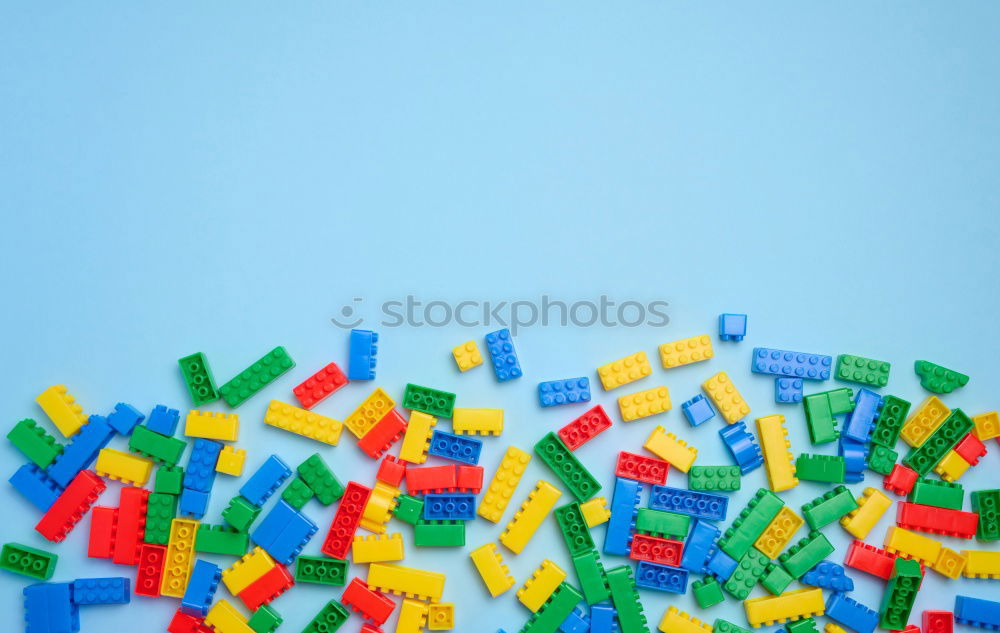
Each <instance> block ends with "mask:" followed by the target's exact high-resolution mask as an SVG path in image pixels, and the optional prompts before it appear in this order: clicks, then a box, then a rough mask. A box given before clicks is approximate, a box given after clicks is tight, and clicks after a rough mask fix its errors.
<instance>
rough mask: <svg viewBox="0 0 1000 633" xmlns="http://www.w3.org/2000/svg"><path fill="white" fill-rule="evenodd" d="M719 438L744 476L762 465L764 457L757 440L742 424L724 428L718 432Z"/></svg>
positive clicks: (738, 423)
mask: <svg viewBox="0 0 1000 633" xmlns="http://www.w3.org/2000/svg"><path fill="white" fill-rule="evenodd" d="M719 437H721V438H722V441H723V442H725V444H726V448H728V449H729V452H730V453H731V454H732V456H733V459H734V460H736V463H737V464H739V467H740V472H741V473H743V474H744V475H745V474H747V473H748V472H750V471H752V470H754V469H755V468H760V466H761V465H762V464H763V463H764V455H763V454H761V452H760V445H759V444H758V443H757V439H756V438H755V437H754V436H753V434H752V433H750V432H749V431H747V426H746V424H744V423H743V422H737V423H736V424H730V425H727V426H725V427H724V428H723V429H722V430H720V431H719Z"/></svg>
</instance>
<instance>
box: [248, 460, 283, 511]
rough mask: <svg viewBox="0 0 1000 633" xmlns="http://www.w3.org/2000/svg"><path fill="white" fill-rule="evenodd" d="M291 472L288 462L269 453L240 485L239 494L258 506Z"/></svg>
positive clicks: (262, 503)
mask: <svg viewBox="0 0 1000 633" xmlns="http://www.w3.org/2000/svg"><path fill="white" fill-rule="evenodd" d="M291 474H292V469H291V468H289V467H288V464H286V463H285V462H283V461H281V458H280V457H278V456H277V455H271V456H270V457H268V458H267V459H266V460H265V461H264V463H263V464H261V465H260V468H258V469H257V470H256V471H255V472H254V474H253V475H251V476H250V479H248V480H247V481H246V483H244V484H243V486H242V487H240V494H241V495H243V498H244V499H246V500H247V501H249V502H250V503H252V504H254V505H255V506H257V507H260V506H262V505H264V502H266V501H267V500H268V499H269V498H270V497H271V495H272V494H274V491H275V490H277V489H278V487H279V486H280V485H281V484H282V482H284V481H285V479H288V476H289V475H291Z"/></svg>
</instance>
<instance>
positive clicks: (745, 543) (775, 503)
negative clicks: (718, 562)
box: [719, 488, 785, 560]
mask: <svg viewBox="0 0 1000 633" xmlns="http://www.w3.org/2000/svg"><path fill="white" fill-rule="evenodd" d="M783 507H785V502H784V501H782V500H781V499H780V498H778V496H777V495H775V494H774V493H773V492H771V491H770V490H767V489H766V488H760V489H759V490H757V493H756V494H755V495H754V498H753V499H751V500H750V501H749V502H748V503H747V506H746V508H744V509H743V511H742V512H740V515H739V516H738V517H736V519H734V520H733V524H732V525H731V526H730V527H729V529H728V530H726V531H725V532H724V533H723V535H722V537H721V538H720V539H719V548H720V549H721V550H722V551H723V552H725V553H727V554H729V555H730V556H732V557H733V558H734V559H735V560H740V559H741V558H743V555H744V554H746V553H747V551H748V550H749V549H750V548H751V547H753V544H754V541H756V540H757V539H758V538H759V537H760V535H761V534H763V533H764V530H766V529H767V526H768V525H770V523H771V521H772V520H773V519H774V517H776V516H777V515H778V512H780V511H781V509H782V508H783Z"/></svg>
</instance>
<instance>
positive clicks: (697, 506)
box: [649, 486, 729, 521]
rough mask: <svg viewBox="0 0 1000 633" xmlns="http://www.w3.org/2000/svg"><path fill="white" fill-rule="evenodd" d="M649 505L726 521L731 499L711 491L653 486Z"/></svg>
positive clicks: (697, 516) (654, 507)
mask: <svg viewBox="0 0 1000 633" xmlns="http://www.w3.org/2000/svg"><path fill="white" fill-rule="evenodd" d="M649 507H650V508H652V509H653V510H666V511H667V512H676V513H677V514H686V515H688V516H693V517H695V518H697V519H708V520H709V521H724V520H725V519H726V509H727V508H728V507H729V499H728V498H727V497H726V496H725V495H716V494H712V493H710V492H696V491H694V490H681V489H680V488H671V487H669V486H653V492H652V494H651V495H650V497H649Z"/></svg>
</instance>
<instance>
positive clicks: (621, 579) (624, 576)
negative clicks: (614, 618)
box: [606, 565, 649, 633]
mask: <svg viewBox="0 0 1000 633" xmlns="http://www.w3.org/2000/svg"><path fill="white" fill-rule="evenodd" d="M606 575H607V578H608V587H609V588H610V589H611V602H612V603H613V604H614V605H615V609H617V611H618V627H619V630H620V631H621V633H648V632H649V625H648V624H647V623H646V615H645V614H644V613H643V612H642V602H640V601H639V594H638V593H637V592H636V590H635V578H633V577H632V568H631V567H629V566H628V565H621V566H619V567H615V568H614V569H611V570H608V573H607V574H606Z"/></svg>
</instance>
